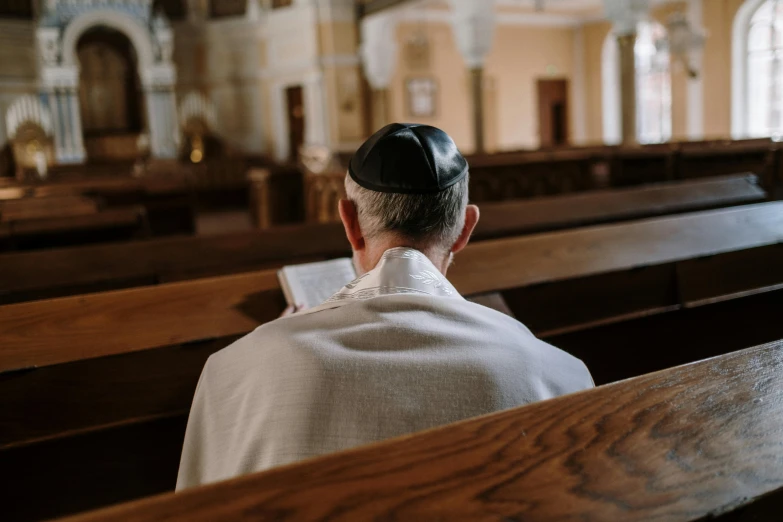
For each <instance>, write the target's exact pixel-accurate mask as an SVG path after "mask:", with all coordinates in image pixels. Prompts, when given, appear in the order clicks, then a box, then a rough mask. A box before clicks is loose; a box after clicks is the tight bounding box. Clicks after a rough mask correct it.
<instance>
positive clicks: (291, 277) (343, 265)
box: [278, 258, 356, 309]
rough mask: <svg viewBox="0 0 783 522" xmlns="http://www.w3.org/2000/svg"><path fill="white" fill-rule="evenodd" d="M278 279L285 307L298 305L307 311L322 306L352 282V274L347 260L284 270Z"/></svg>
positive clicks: (284, 268) (304, 265)
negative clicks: (286, 302) (282, 288)
mask: <svg viewBox="0 0 783 522" xmlns="http://www.w3.org/2000/svg"><path fill="white" fill-rule="evenodd" d="M278 276H279V277H280V281H281V284H282V286H283V287H284V288H285V290H286V291H285V294H286V300H288V301H289V303H288V304H289V305H296V304H302V305H304V307H305V308H306V309H307V308H312V307H314V306H318V305H319V304H321V303H323V302H324V301H326V300H327V299H329V298H330V297H332V296H333V295H334V294H336V293H337V292H338V291H339V290H340V289H341V288H342V287H344V286H345V285H347V284H348V283H350V282H351V281H353V280H354V279H356V271H355V270H354V267H353V261H351V259H350V258H342V259H333V260H331V261H321V262H318V263H306V264H303V265H292V266H285V267H283V268H282V270H280V272H279V273H278ZM291 301H293V302H291Z"/></svg>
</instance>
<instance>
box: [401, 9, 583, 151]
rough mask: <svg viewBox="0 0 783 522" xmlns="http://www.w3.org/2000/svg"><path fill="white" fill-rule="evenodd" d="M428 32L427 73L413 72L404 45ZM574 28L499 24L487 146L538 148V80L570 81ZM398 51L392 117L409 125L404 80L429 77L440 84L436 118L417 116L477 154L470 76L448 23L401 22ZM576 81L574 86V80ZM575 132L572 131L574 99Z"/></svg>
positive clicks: (490, 67)
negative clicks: (423, 26) (472, 121)
mask: <svg viewBox="0 0 783 522" xmlns="http://www.w3.org/2000/svg"><path fill="white" fill-rule="evenodd" d="M421 30H424V31H425V32H426V36H427V38H428V40H429V46H430V53H431V55H430V60H429V63H430V65H429V69H427V70H414V69H412V68H411V67H410V64H409V63H408V60H407V59H406V53H405V43H406V42H407V41H408V40H409V39H410V38H412V37H413V36H414V34H416V31H421ZM573 38H574V35H573V30H572V29H570V28H542V27H524V26H517V25H501V26H500V27H498V29H497V32H496V36H495V42H494V44H493V47H492V51H491V53H490V55H489V56H488V57H487V62H486V66H485V75H486V82H487V83H490V84H492V85H494V94H493V95H492V96H488V97H487V98H488V99H487V102H488V105H487V107H486V111H487V113H488V114H487V117H486V120H487V123H488V125H490V126H491V127H492V128H488V129H487V132H486V134H487V138H488V139H487V142H488V147H490V148H497V149H500V150H509V149H519V148H530V147H536V146H538V143H539V137H538V112H537V111H538V107H537V93H536V81H537V80H538V79H539V78H547V77H555V78H566V79H569V80H572V78H571V74H572V68H573V60H574V57H573V48H574V43H573ZM398 42H399V45H400V53H399V59H398V64H397V67H396V70H395V76H394V79H393V81H392V85H391V88H390V117H391V119H392V120H393V121H409V120H410V119H411V116H410V115H409V113H408V109H407V93H406V88H405V82H406V80H407V79H409V78H411V77H415V76H431V77H433V78H435V80H436V81H437V83H438V87H439V92H438V100H437V114H436V115H435V117H433V118H419V121H420V123H427V124H430V125H435V126H437V127H440V128H442V129H443V130H445V131H446V132H448V133H449V134H450V135H451V136H452V137H453V138H454V141H456V143H457V145H458V146H459V147H460V148H461V149H462V150H464V151H465V152H471V151H472V150H473V129H472V127H471V96H470V77H469V74H468V71H467V69H466V68H465V64H464V61H463V60H462V56H461V55H460V53H459V51H458V50H457V47H456V44H455V42H454V39H453V36H452V30H451V27H450V26H449V25H448V24H445V23H443V24H440V23H432V24H429V25H427V26H426V27H425V28H424V29H422V27H421V26H420V25H415V24H401V25H400V26H399V28H398ZM571 83H573V82H571ZM571 100H572V101H571V125H570V127H571V132H572V133H573V128H574V123H573V121H574V118H575V115H574V110H573V96H571Z"/></svg>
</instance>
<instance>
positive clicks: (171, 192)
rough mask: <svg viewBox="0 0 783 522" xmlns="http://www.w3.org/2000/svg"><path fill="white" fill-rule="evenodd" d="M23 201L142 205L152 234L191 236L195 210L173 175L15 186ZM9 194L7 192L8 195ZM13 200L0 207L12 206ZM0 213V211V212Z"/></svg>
mask: <svg viewBox="0 0 783 522" xmlns="http://www.w3.org/2000/svg"><path fill="white" fill-rule="evenodd" d="M11 188H16V189H21V191H22V192H21V195H22V196H23V197H24V199H30V200H45V199H47V198H78V197H80V196H81V197H87V198H91V199H96V200H100V201H101V204H102V206H103V207H108V208H116V207H128V206H137V205H139V206H143V207H144V208H145V211H146V213H147V219H148V221H149V224H150V231H151V233H152V234H153V235H158V236H165V235H174V234H192V233H194V232H195V209H194V201H193V194H192V191H191V187H190V185H189V182H188V180H187V179H186V178H184V177H182V176H177V175H165V173H163V174H162V175H156V176H143V177H131V176H128V175H114V176H109V175H96V176H84V175H83V176H67V177H63V178H62V179H56V180H54V181H49V182H45V183H27V184H17V186H16V187H8V188H7V189H5V190H6V191H9V189H11ZM9 194H10V192H9ZM16 201H19V200H14V199H8V200H5V201H0V206H2V205H6V204H15V202H16ZM0 211H1V210H0Z"/></svg>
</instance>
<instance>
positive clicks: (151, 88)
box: [141, 64, 179, 159]
mask: <svg viewBox="0 0 783 522" xmlns="http://www.w3.org/2000/svg"><path fill="white" fill-rule="evenodd" d="M141 73H142V83H143V84H144V97H145V102H146V105H147V126H148V130H149V137H150V153H151V154H152V157H153V158H161V159H173V158H176V157H177V152H178V148H179V125H178V121H177V101H176V97H175V95H174V84H175V82H176V76H177V75H176V72H175V70H174V67H173V66H171V65H170V64H165V65H156V66H152V67H149V68H148V69H146V70H144V71H141Z"/></svg>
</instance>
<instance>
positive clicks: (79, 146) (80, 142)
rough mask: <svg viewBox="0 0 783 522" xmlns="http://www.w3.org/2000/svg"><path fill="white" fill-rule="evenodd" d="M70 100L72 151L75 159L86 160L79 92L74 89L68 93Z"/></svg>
mask: <svg viewBox="0 0 783 522" xmlns="http://www.w3.org/2000/svg"><path fill="white" fill-rule="evenodd" d="M68 98H69V100H68V102H69V106H70V111H71V151H72V152H73V155H74V159H75V160H80V161H84V160H85V157H86V153H85V151H84V133H83V131H82V113H81V107H80V105H79V92H78V91H77V90H76V89H72V90H71V91H70V92H69V93H68Z"/></svg>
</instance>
